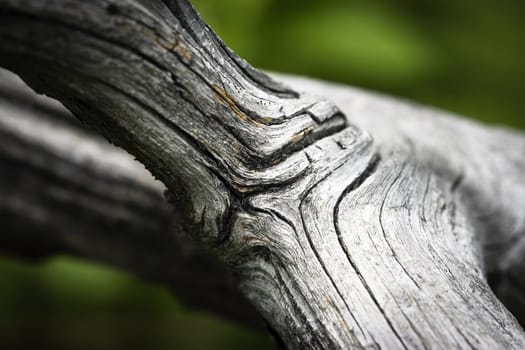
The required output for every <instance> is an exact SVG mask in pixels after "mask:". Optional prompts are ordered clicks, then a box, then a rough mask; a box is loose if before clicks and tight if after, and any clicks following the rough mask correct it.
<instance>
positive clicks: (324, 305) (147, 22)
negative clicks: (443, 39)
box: [0, 0, 525, 349]
mask: <svg viewBox="0 0 525 350" xmlns="http://www.w3.org/2000/svg"><path fill="white" fill-rule="evenodd" d="M0 20H2V23H4V24H5V25H4V26H3V27H2V28H0V64H2V65H3V66H5V67H7V68H8V69H11V70H13V71H16V72H17V73H19V74H20V75H21V76H22V77H23V78H24V80H25V81H27V82H28V83H29V85H31V86H33V87H35V88H36V89H38V91H41V92H45V93H46V94H49V95H50V96H52V97H55V98H57V99H58V100H60V101H62V102H63V103H64V104H65V105H66V107H68V109H70V110H71V111H72V112H73V113H74V114H75V115H76V116H77V117H78V118H79V119H81V120H82V121H83V122H85V123H86V124H88V125H89V126H90V127H91V128H93V129H94V130H96V131H97V132H99V133H101V134H102V135H104V136H105V137H107V138H108V139H109V140H111V141H112V142H114V143H115V144H117V145H118V146H121V147H122V148H124V149H126V150H128V151H129V152H130V153H132V154H133V155H135V156H136V157H137V158H138V159H139V160H140V161H141V162H142V163H144V164H145V165H146V167H147V168H148V169H149V170H150V171H151V172H152V173H153V174H154V175H155V176H156V177H158V178H159V179H160V180H161V181H162V182H163V183H164V184H165V185H166V186H167V188H168V191H169V199H170V200H171V202H172V204H173V205H174V206H175V208H176V210H177V213H180V214H181V218H182V220H183V222H182V225H183V226H184V228H185V229H186V230H188V232H192V233H194V236H195V238H197V239H199V240H200V241H201V242H202V243H203V244H205V245H206V246H208V247H210V248H211V249H213V250H214V252H215V253H216V254H217V255H218V256H219V257H220V258H221V259H222V260H223V261H225V262H226V263H227V264H228V266H229V267H230V269H231V271H233V272H234V273H235V275H236V277H237V280H238V283H239V286H240V289H241V291H242V292H243V293H244V295H245V296H246V297H247V298H248V299H249V300H250V301H251V302H252V304H253V305H254V306H255V307H256V308H257V309H258V310H259V312H260V314H261V315H262V316H263V317H264V318H265V319H266V321H267V322H268V323H269V324H270V327H271V328H272V329H273V330H274V331H275V333H276V334H278V336H279V338H280V339H282V341H283V342H284V344H286V346H287V347H288V348H291V349H323V348H325V349H339V348H340V349H346V348H356V349H364V348H388V349H398V348H400V349H407V348H418V349H419V348H443V349H448V348H466V349H468V348H476V349H481V348H486V349H496V348H502V349H503V348H504V349H522V348H525V335H524V332H523V329H522V328H521V327H520V325H519V324H518V322H517V321H516V319H515V317H514V316H513V315H512V314H511V313H510V312H509V311H508V310H507V309H506V308H505V307H504V306H503V305H502V303H501V302H500V301H499V300H498V299H497V298H496V297H495V295H494V294H493V292H492V290H491V289H490V287H489V284H488V282H487V275H488V274H491V275H495V276H499V279H500V280H503V281H506V282H507V283H508V281H515V280H516V276H515V273H516V272H519V271H523V259H522V257H523V254H522V252H523V248H522V246H523V245H522V244H521V242H522V240H523V238H522V237H523V236H524V233H525V214H524V211H523V208H525V203H524V202H525V182H524V181H523V174H524V173H525V157H524V156H523V155H524V154H525V137H524V136H523V135H522V134H518V133H515V132H511V131H508V130H502V129H495V128H487V127H482V126H479V125H477V124H475V123H473V122H467V121H463V120H461V119H459V118H456V117H453V116H448V115H445V114H444V113H442V112H437V111H434V110H430V109H427V108H422V107H415V106H411V105H408V104H407V103H403V102H398V101H395V100H392V99H389V98H386V97H381V96H376V95H373V94H371V93H365V92H361V91H358V90H354V89H351V88H348V87H342V86H336V85H332V84H328V83H320V82H315V81H312V80H306V79H301V78H292V77H281V78H279V80H283V81H285V83H287V84H288V85H290V86H292V87H291V88H289V87H285V85H283V84H281V83H277V82H274V80H273V79H272V78H270V77H267V76H265V75H264V74H262V73H258V72H257V71H255V70H254V69H253V68H251V67H250V66H249V65H248V64H247V63H246V62H244V61H242V60H240V59H239V58H237V57H236V56H235V54H233V53H232V52H231V51H230V50H229V49H227V48H226V47H225V45H224V44H223V43H222V42H221V41H220V40H219V39H218V38H217V37H216V36H215V35H214V34H213V32H212V31H211V30H210V29H209V28H208V27H207V26H206V25H205V24H204V23H203V22H202V20H201V19H200V18H199V16H198V15H197V14H196V13H195V12H194V11H193V10H192V8H191V6H190V5H189V4H188V3H187V2H186V1H185V0H179V1H164V2H159V1H133V0H128V1H121V2H113V1H108V0H95V1H91V2H81V1H74V0H60V1H59V0H53V1H48V2H46V3H45V4H42V3H41V2H38V1H30V0H27V1H11V0H0ZM316 95H317V96H325V97H327V98H329V99H330V101H332V102H333V103H335V104H333V103H332V102H328V100H326V99H324V98H318V97H313V96H316ZM336 106H337V107H336ZM516 242H517V244H516ZM520 247H521V248H520ZM517 285H519V284H516V283H515V284H514V286H517ZM500 286H501V288H504V287H503V286H504V284H500ZM505 288H507V289H505V290H512V289H510V288H508V287H505ZM514 290H515V291H519V290H520V288H519V287H517V288H515V289H514ZM518 294H519V293H518Z"/></svg>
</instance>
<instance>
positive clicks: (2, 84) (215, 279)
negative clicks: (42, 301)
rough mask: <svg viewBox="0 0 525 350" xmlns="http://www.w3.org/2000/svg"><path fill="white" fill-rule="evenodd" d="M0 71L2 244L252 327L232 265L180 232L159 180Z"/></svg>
mask: <svg viewBox="0 0 525 350" xmlns="http://www.w3.org/2000/svg"><path fill="white" fill-rule="evenodd" d="M75 124H77V123H75V119H73V117H72V116H71V115H70V114H69V113H68V112H67V110H65V109H64V108H63V107H61V106H60V105H59V104H58V103H56V102H55V101H52V100H51V99H48V98H43V97H40V98H39V97H37V96H36V95H35V94H34V93H32V92H31V91H29V89H28V88H27V87H25V86H24V85H23V83H22V82H21V81H20V80H19V79H17V78H16V77H15V76H14V75H12V74H8V73H7V72H6V71H3V70H0V136H1V137H0V175H1V176H0V193H1V197H2V201H0V220H1V222H2V230H1V232H2V233H1V234H0V249H1V250H2V251H4V252H7V253H9V254H15V255H17V256H21V257H24V258H26V259H31V260H34V259H41V258H47V257H49V256H52V255H55V254H59V253H61V254H70V255H74V256H80V257H83V258H87V259H90V260H94V261H98V262H102V263H106V264H109V265H112V266H115V267H119V268H123V269H125V270H126V271H128V272H132V273H135V274H136V275H138V276H140V277H142V278H144V279H146V280H148V281H150V282H154V283H160V284H162V285H164V286H167V287H168V288H170V289H171V290H172V291H173V292H174V293H175V294H177V295H178V296H179V297H180V298H181V299H182V300H183V301H185V302H187V303H189V304H190V305H192V306H193V307H196V308H201V309H205V310H208V311H212V312H215V313H218V314H219V315H222V316H225V317H228V318H230V319H234V320H236V321H240V322H242V323H244V324H248V325H253V326H260V325H261V322H260V321H259V319H258V318H257V317H254V312H253V310H252V307H251V306H250V305H249V304H248V303H247V302H246V301H245V300H244V298H243V297H242V296H241V295H240V293H239V292H238V290H237V288H236V287H235V283H234V281H233V277H232V276H231V273H229V272H228V271H227V270H226V268H225V267H224V266H223V264H222V263H220V262H219V261H218V260H217V259H216V258H214V257H213V256H212V255H211V254H210V253H209V252H207V251H206V250H205V249H203V248H202V247H199V246H198V245H197V244H196V243H195V242H192V241H191V239H190V238H189V237H188V236H189V235H188V234H187V233H184V231H183V229H182V227H181V226H180V223H178V220H177V218H178V215H176V213H174V212H173V210H172V209H171V208H170V207H169V205H168V204H167V203H166V201H165V199H164V197H163V195H162V193H163V191H164V186H163V185H162V184H161V183H160V182H158V181H155V180H154V179H153V178H152V177H151V175H150V174H149V173H148V172H147V171H146V170H145V169H144V168H143V167H142V165H140V164H139V163H138V162H136V161H134V160H133V159H132V158H131V157H130V156H129V154H127V153H125V152H123V151H121V150H118V149H116V148H115V147H113V146H111V145H109V144H108V143H107V142H105V141H104V140H101V139H99V138H98V137H95V135H92V134H90V133H87V132H85V131H82V130H80V129H79V128H78V125H75Z"/></svg>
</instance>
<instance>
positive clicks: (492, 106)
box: [0, 0, 525, 350]
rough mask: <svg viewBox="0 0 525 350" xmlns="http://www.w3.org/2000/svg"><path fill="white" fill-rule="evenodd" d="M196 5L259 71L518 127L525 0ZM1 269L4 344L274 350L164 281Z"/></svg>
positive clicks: (64, 269) (522, 104)
mask: <svg viewBox="0 0 525 350" xmlns="http://www.w3.org/2000/svg"><path fill="white" fill-rule="evenodd" d="M194 3H195V5H196V6H197V8H198V9H199V10H200V11H201V13H202V15H203V16H204V18H205V19H206V20H207V21H208V23H209V24H210V25H211V26H212V28H214V29H215V30H216V31H217V32H218V33H219V35H220V36H221V37H222V38H223V39H224V40H225V41H226V43H227V44H228V45H230V46H231V47H232V48H233V49H234V50H235V51H236V52H237V53H238V54H239V55H241V56H242V57H244V58H246V59H247V60H248V61H250V62H251V63H252V64H254V65H255V66H257V67H261V68H264V69H268V70H274V71H281V72H288V73H295V74H301V75H308V76H313V77H318V78H322V79H326V80H333V81H338V82H343V83H346V84H352V85H357V86H361V87H364V88H367V89H373V90H378V91H382V92H386V93H389V94H394V95H397V96H401V97H404V98H408V99H411V100H415V101H419V102H422V103H426V104H431V105H434V106H438V107H441V108H444V109H447V110H450V111H454V112H457V113H459V114H462V115H465V116H468V117H470V118H476V119H480V120H482V121H485V122H489V123H497V124H507V125H509V126H511V127H515V128H525V113H524V112H525V93H524V91H525V40H524V37H525V35H524V34H525V26H524V23H525V2H524V1H521V0H499V1H498V2H481V1H474V0H461V1H455V0H441V1H425V0H396V1H392V0H389V1H387V0H366V1H365V0H363V1H350V0H348V1H345V0H324V1H315V0H300V1H299V0H195V1H194ZM0 230H1V228H0ZM0 276H1V278H0V339H1V341H2V345H3V347H4V348H6V349H28V348H34V349H80V350H81V349H230V350H234V349H246V348H250V349H254V350H255V349H270V348H273V345H272V342H271V341H270V340H269V339H268V338H267V337H266V336H265V335H261V334H258V333H255V332H253V331H250V330H248V329H245V328H242V327H240V326H237V325H235V324H232V323H229V322H226V321H224V320H220V319H218V318H215V317H213V316H211V315H208V314H206V313H202V312H197V311H195V310H188V309H186V308H185V307H184V306H183V305H180V304H179V303H177V301H176V300H175V299H174V298H173V297H172V296H171V295H170V294H169V293H168V292H167V291H165V290H163V289H161V288H158V287H154V286H146V285H144V284H143V283H141V282H140V281H139V280H137V279H135V278H134V277H132V276H129V275H127V274H125V273H123V272H120V271H115V270H112V269H108V268H105V267H102V266H98V265H95V264H88V263H86V262H82V261H78V260H73V259H69V258H64V257H60V258H58V259H53V260H52V261H50V262H47V263H45V264H39V265H29V264H24V263H20V262H15V261H13V260H10V259H8V258H2V259H1V260H0ZM254 317H256V316H255V315H254Z"/></svg>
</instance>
